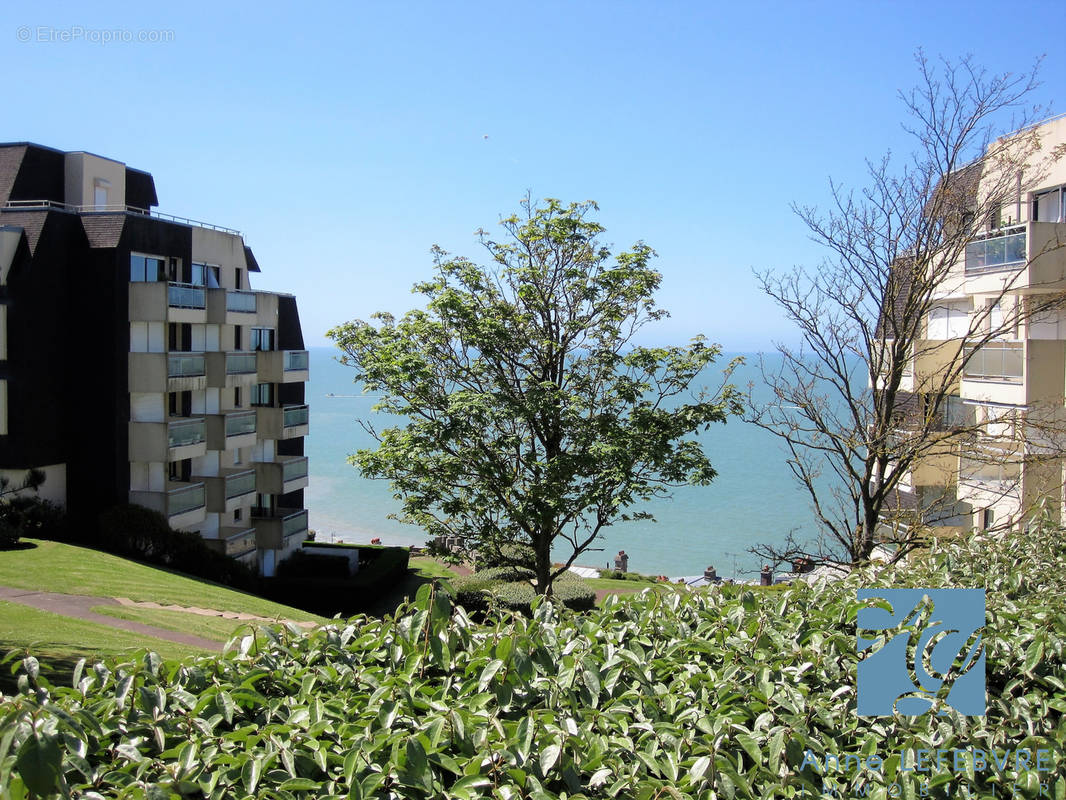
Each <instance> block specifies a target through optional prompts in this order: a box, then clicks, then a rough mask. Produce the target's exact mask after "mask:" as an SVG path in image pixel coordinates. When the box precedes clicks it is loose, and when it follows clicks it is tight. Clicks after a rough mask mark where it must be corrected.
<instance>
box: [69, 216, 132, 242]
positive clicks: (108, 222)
mask: <svg viewBox="0 0 1066 800" xmlns="http://www.w3.org/2000/svg"><path fill="white" fill-rule="evenodd" d="M79 216H80V219H81V224H82V227H83V228H84V229H85V238H87V239H88V240H89V246H90V247H118V242H119V239H120V238H122V229H123V227H124V226H125V225H126V215H125V214H81V215H79Z"/></svg>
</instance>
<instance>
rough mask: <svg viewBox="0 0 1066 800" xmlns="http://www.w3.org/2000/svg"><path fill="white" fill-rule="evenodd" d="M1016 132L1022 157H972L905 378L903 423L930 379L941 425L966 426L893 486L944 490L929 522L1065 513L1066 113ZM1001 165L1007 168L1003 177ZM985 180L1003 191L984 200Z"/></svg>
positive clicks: (989, 522)
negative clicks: (965, 225) (972, 174)
mask: <svg viewBox="0 0 1066 800" xmlns="http://www.w3.org/2000/svg"><path fill="white" fill-rule="evenodd" d="M1021 133H1025V134H1027V138H1026V142H1027V145H1026V146H1028V147H1030V148H1031V152H1029V153H1028V154H1027V156H1026V158H1025V159H1024V165H1023V166H1021V167H1019V166H1017V165H1016V163H1015V161H1013V160H1012V159H1009V158H997V159H992V158H986V159H985V160H984V161H983V162H981V164H980V175H979V178H977V179H976V181H975V184H974V195H973V198H972V200H973V207H974V208H977V209H979V210H980V214H981V217H980V218H979V219H977V220H976V222H977V229H978V230H977V233H976V235H974V236H973V237H972V238H971V239H970V240H969V242H968V244H966V246H965V251H964V253H961V254H960V256H959V257H958V258H957V259H956V260H955V261H954V262H953V263H952V264H951V265H950V269H949V270H948V271H947V273H946V275H945V276H944V279H943V280H941V281H939V283H938V285H937V288H936V297H935V303H934V304H933V307H932V308H931V309H930V311H929V313H928V314H927V315H926V317H925V319H924V334H923V337H924V338H921V339H920V340H919V341H916V342H915V346H914V354H913V357H912V359H911V361H910V363H909V364H908V365H907V369H906V372H905V376H904V378H903V383H902V384H901V386H900V388H901V390H903V392H904V398H903V405H905V406H909V409H907V410H906V411H905V412H904V413H902V414H901V418H906V417H907V415H908V414H915V413H916V414H919V415H920V414H921V409H922V407H923V400H924V399H925V398H924V396H923V392H925V391H928V387H931V386H932V387H936V389H937V391H941V390H942V389H943V388H944V387H945V386H946V388H947V392H948V394H949V396H948V397H947V398H946V401H945V403H944V404H943V406H942V407H941V409H940V414H941V417H942V419H943V423H944V424H943V426H942V429H943V430H944V431H945V432H950V431H953V430H957V431H963V432H965V433H964V434H962V435H961V436H960V437H958V438H956V439H954V440H952V439H946V440H945V441H949V442H950V443H951V446H950V447H945V448H943V449H942V450H941V451H940V452H939V453H936V454H935V455H931V456H928V457H926V458H924V459H923V460H922V461H920V462H919V463H918V464H916V465H915V467H914V469H912V470H911V471H910V474H909V475H908V476H907V479H906V480H905V481H904V482H903V483H901V485H900V489H901V492H900V498H899V506H901V507H910V508H912V509H922V508H924V507H926V506H927V505H928V500H929V498H945V499H946V502H943V503H941V504H940V506H939V514H930V515H928V516H929V517H930V518H929V519H927V520H925V521H926V522H927V523H928V524H929V526H930V527H933V528H936V527H940V528H948V529H950V530H954V531H962V530H970V529H973V528H977V529H1002V530H1006V529H1010V528H1013V527H1017V526H1019V525H1023V524H1025V523H1026V522H1027V521H1028V520H1029V519H1031V518H1032V516H1033V515H1034V513H1036V512H1037V511H1038V510H1039V509H1041V508H1044V509H1046V510H1047V511H1049V512H1050V513H1051V514H1052V516H1053V517H1054V518H1056V519H1058V520H1061V517H1062V509H1063V508H1064V503H1063V500H1064V496H1063V486H1064V485H1066V472H1064V468H1066V459H1064V458H1063V455H1064V454H1066V406H1064V397H1066V303H1064V298H1066V295H1064V292H1066V157H1064V156H1063V154H1064V153H1066V118H1064V117H1059V118H1056V119H1052V120H1048V121H1046V122H1044V123H1041V124H1039V125H1037V126H1035V127H1033V128H1031V129H1027V130H1026V131H1025V132H1019V134H1015V136H1018V135H1020V134H1021ZM1004 141H1006V140H999V141H998V142H996V143H993V145H992V146H991V147H1000V148H1002V147H1003V143H1004ZM1004 163H1007V164H1010V165H1011V166H1010V169H1011V170H1012V174H1010V175H1005V174H1003V173H1002V169H1003V168H1002V166H1000V165H1002V164H1004ZM993 185H994V186H996V187H998V188H997V189H996V190H995V191H997V192H1000V193H1001V196H997V197H996V198H994V201H993V202H990V201H989V198H990V197H991V193H992V191H993V190H992V189H991V188H990V187H991V186H993ZM1002 187H1008V189H1007V190H1006V191H1003V188H1002ZM1011 187H1012V188H1011ZM971 218H972V217H971ZM948 374H951V375H953V376H954V377H953V378H952V379H951V380H950V381H948V383H946V384H945V383H944V382H943V377H944V376H945V375H948Z"/></svg>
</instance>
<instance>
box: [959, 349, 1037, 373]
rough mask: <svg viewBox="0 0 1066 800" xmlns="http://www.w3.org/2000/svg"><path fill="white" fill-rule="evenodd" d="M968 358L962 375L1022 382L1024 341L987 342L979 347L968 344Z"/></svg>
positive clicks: (965, 351) (964, 353)
mask: <svg viewBox="0 0 1066 800" xmlns="http://www.w3.org/2000/svg"><path fill="white" fill-rule="evenodd" d="M963 357H964V358H966V359H968V360H967V362H966V366H965V367H964V368H963V371H962V377H964V378H975V379H978V380H989V381H1001V382H1005V383H1020V382H1021V380H1022V377H1023V375H1024V370H1025V343H1024V342H985V343H984V344H983V345H981V346H980V347H979V348H978V347H974V346H972V345H966V347H965V348H964V350H963Z"/></svg>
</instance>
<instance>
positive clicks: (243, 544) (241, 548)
mask: <svg viewBox="0 0 1066 800" xmlns="http://www.w3.org/2000/svg"><path fill="white" fill-rule="evenodd" d="M255 540H256V536H255V528H233V527H223V528H219V529H218V538H217V539H204V542H206V543H207V546H208V547H210V548H212V549H213V550H217V551H218V552H220V553H222V554H223V555H227V556H229V557H230V558H237V559H241V560H242V561H244V560H247V559H246V558H245V557H246V556H248V555H249V554H252V553H255V551H256V546H255Z"/></svg>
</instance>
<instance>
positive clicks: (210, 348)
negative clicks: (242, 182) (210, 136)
mask: <svg viewBox="0 0 1066 800" xmlns="http://www.w3.org/2000/svg"><path fill="white" fill-rule="evenodd" d="M157 202H158V201H157V198H156V190H155V182H154V180H153V178H152V176H151V175H150V174H149V173H147V172H142V171H140V170H136V169H133V168H131V167H128V166H126V165H125V164H123V163H122V162H119V161H115V160H113V159H110V158H103V157H101V156H97V155H93V154H91V153H84V152H63V151H60V150H55V149H52V148H48V147H42V146H40V145H35V144H30V143H14V144H2V145H0V474H3V475H8V476H10V477H12V478H13V479H15V480H18V479H21V477H22V475H23V474H24V473H25V470H26V469H28V468H31V467H33V468H38V469H41V470H43V471H44V473H45V474H46V476H47V477H46V481H45V484H44V486H43V487H42V494H43V495H44V496H45V497H48V498H50V499H53V500H55V501H57V502H60V503H62V504H64V505H65V506H66V507H67V509H68V512H69V513H70V514H71V516H72V517H73V518H74V519H76V520H81V521H82V522H83V524H93V523H94V522H95V519H96V517H97V515H99V513H100V512H101V511H103V510H105V509H107V508H109V507H112V506H114V505H116V504H121V503H126V502H131V503H137V504H139V505H142V506H145V507H147V508H151V509H154V510H156V511H159V512H161V513H163V514H164V515H165V516H166V517H167V518H168V519H169V521H170V525H171V527H173V528H175V529H181V530H190V531H197V532H199V533H200V535H201V536H202V537H203V538H204V539H205V540H207V541H208V542H209V543H210V545H211V546H212V547H214V548H217V549H218V550H219V551H221V552H223V553H226V554H227V555H230V556H232V557H233V558H237V559H240V560H241V561H244V562H246V563H248V564H250V565H254V566H255V567H256V568H258V569H259V570H260V571H261V572H262V573H263V574H265V575H272V574H273V573H274V570H275V567H276V565H277V564H278V563H279V562H280V561H281V560H283V559H284V558H285V557H287V555H289V554H290V553H291V552H292V551H293V550H295V549H298V548H299V547H300V543H301V542H302V541H303V540H304V539H305V537H306V534H307V512H306V510H305V509H304V502H303V489H304V487H306V486H307V481H308V477H307V474H308V473H307V457H306V456H305V455H304V436H305V435H307V433H308V408H307V405H306V403H305V397H304V384H305V382H306V381H307V379H308V354H307V351H306V350H305V349H304V343H303V334H302V332H301V330H300V317H299V312H298V310H297V305H296V298H295V297H293V296H292V295H289V294H280V293H274V292H264V291H256V290H253V289H252V286H251V281H252V278H253V275H257V274H258V273H259V272H260V269H259V265H258V263H257V262H256V260H255V256H254V255H253V254H252V251H251V249H250V248H248V247H247V246H246V245H245V243H244V240H243V238H242V237H241V235H240V233H239V232H238V231H235V230H231V229H228V228H223V227H219V226H215V225H210V224H206V223H202V222H196V221H193V220H190V219H184V218H179V217H172V216H167V215H163V214H160V213H158V212H157V211H155V207H156V205H157Z"/></svg>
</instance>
